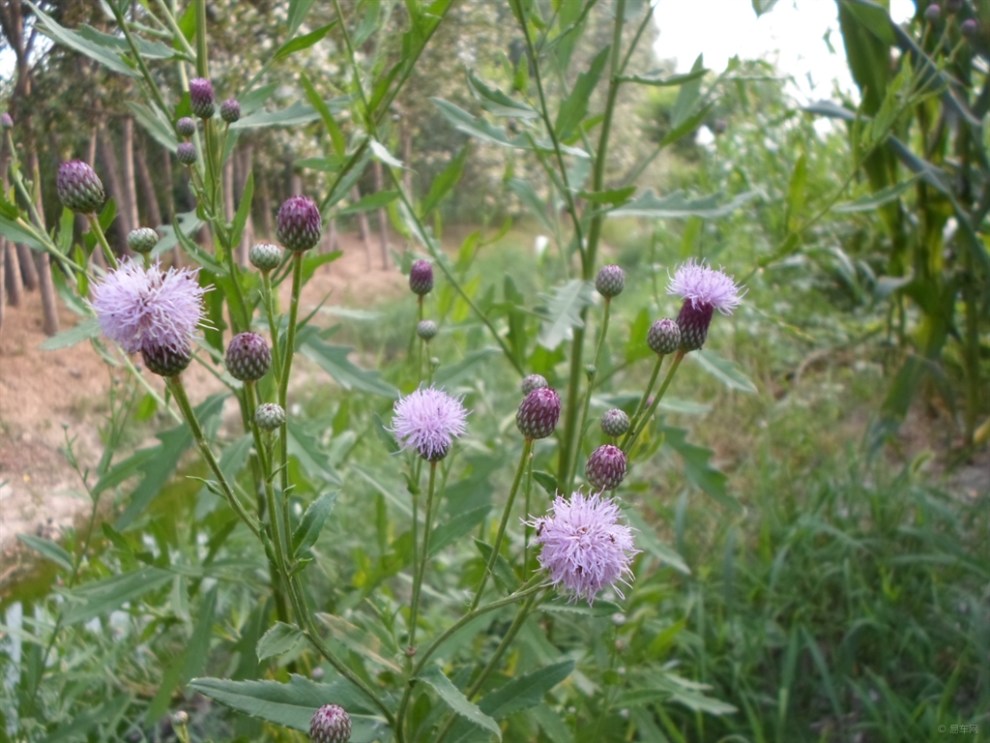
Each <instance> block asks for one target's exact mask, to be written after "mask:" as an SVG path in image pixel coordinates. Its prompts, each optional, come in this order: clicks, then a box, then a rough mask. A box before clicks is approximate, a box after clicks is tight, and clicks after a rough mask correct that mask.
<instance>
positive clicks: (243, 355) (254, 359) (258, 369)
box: [224, 333, 272, 382]
mask: <svg viewBox="0 0 990 743" xmlns="http://www.w3.org/2000/svg"><path fill="white" fill-rule="evenodd" d="M224 360H225V362H226V364H227V371H229V372H230V375H231V376H232V377H234V379H239V380H241V381H242V382H253V381H255V380H258V379H261V378H262V377H263V376H265V374H267V373H268V368H269V367H270V366H271V364H272V352H271V349H269V348H268V344H267V343H266V342H265V339H264V338H262V337H261V336H260V335H258V334H257V333H238V334H237V335H235V336H234V337H233V338H231V339H230V343H229V344H228V345H227V354H226V357H225V359H224Z"/></svg>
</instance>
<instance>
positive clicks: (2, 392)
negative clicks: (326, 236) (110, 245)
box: [0, 234, 405, 591]
mask: <svg viewBox="0 0 990 743" xmlns="http://www.w3.org/2000/svg"><path fill="white" fill-rule="evenodd" d="M336 247H337V248H338V249H340V250H342V252H343V255H342V256H341V257H340V258H339V259H337V260H336V261H334V262H332V263H330V264H329V265H327V266H323V267H321V268H320V269H318V271H317V273H316V274H315V275H314V276H313V278H312V279H311V280H310V281H309V283H308V284H307V285H306V287H305V288H304V291H303V295H302V301H301V306H300V313H301V314H302V313H307V312H308V311H310V310H312V309H313V308H314V307H315V306H316V305H317V304H318V303H319V302H320V301H322V300H323V299H324V298H325V297H326V296H327V294H328V293H329V295H330V296H329V299H328V300H327V302H326V304H327V305H328V306H346V307H356V306H359V305H363V306H367V303H368V298H369V297H371V298H373V299H374V301H378V300H380V299H382V298H386V297H390V296H396V295H398V294H400V293H401V292H402V291H403V289H404V287H405V277H403V276H402V274H400V273H399V271H398V269H397V268H395V267H394V266H389V267H387V268H382V266H381V259H380V258H378V257H377V256H374V257H373V258H372V259H371V261H370V262H369V260H368V257H367V256H366V253H365V248H364V244H363V242H362V241H361V239H360V238H359V237H358V236H356V235H350V234H343V235H341V234H338V235H337V244H336ZM287 284H288V282H286V285H283V287H282V288H283V290H284V296H283V297H282V302H283V305H282V306H283V307H287V306H288V286H287ZM5 309H6V311H5V316H4V322H3V326H2V328H0V591H2V589H3V587H4V585H5V584H6V583H8V582H9V581H10V580H11V578H12V577H13V576H15V575H17V574H19V573H20V572H21V569H22V568H23V565H24V562H25V561H26V560H29V559H30V556H29V555H26V554H25V552H24V550H23V549H20V542H19V541H18V540H17V535H18V534H25V533H27V534H37V535H39V536H45V537H48V538H53V539H57V538H58V536H59V535H60V534H61V532H62V530H63V529H65V528H66V527H68V526H71V525H73V524H74V523H77V522H78V521H79V520H80V519H83V518H85V517H86V516H88V514H89V509H90V501H89V498H88V497H87V495H86V491H85V488H84V487H83V483H82V481H81V479H80V477H79V475H78V474H77V473H76V472H75V471H74V469H73V468H72V466H71V465H70V463H69V461H68V459H67V457H66V441H67V437H68V438H70V439H71V440H72V442H73V443H72V449H73V452H74V453H75V456H76V459H77V461H78V463H79V465H80V467H81V468H83V469H85V468H87V467H89V468H92V467H94V466H95V465H96V463H97V462H98V461H99V458H100V455H101V452H102V447H103V444H102V442H101V439H100V434H99V430H98V425H99V421H100V420H101V419H102V418H103V416H104V415H105V413H106V411H107V409H108V408H107V399H108V394H109V392H110V391H111V386H112V385H113V384H115V383H116V382H117V381H119V380H122V379H123V376H124V375H125V374H126V372H125V371H122V370H114V369H112V368H111V367H110V366H109V365H107V364H106V363H105V362H104V360H103V359H102V358H101V357H100V355H99V354H98V353H97V352H96V350H95V349H94V348H93V347H92V345H91V344H90V343H79V344H77V345H75V346H73V347H71V348H64V349H59V350H55V351H46V350H42V349H41V347H40V346H41V343H42V342H44V340H45V334H44V333H43V331H42V319H41V318H42V314H41V300H40V297H39V295H38V293H37V292H30V293H26V294H25V295H24V301H23V303H22V304H21V305H20V306H19V307H7V308H5ZM60 319H61V327H62V329H63V330H64V329H68V328H70V327H72V326H73V325H75V324H76V323H77V322H78V320H79V318H78V317H77V316H76V315H74V314H73V313H72V312H71V311H69V310H68V309H66V308H62V309H61V311H60ZM188 376H189V378H188V380H187V385H188V386H189V388H190V394H191V395H195V397H196V398H199V397H200V395H201V394H208V393H209V392H210V391H213V390H212V389H211V388H219V383H218V382H217V381H216V380H215V379H213V378H212V377H211V376H210V375H209V374H208V373H207V372H206V371H205V370H202V369H197V368H196V367H195V365H194V367H191V368H190V372H189V375H188ZM148 378H149V380H150V381H151V383H152V384H153V385H154V386H155V387H156V388H158V389H163V388H164V384H163V382H162V380H161V379H160V378H157V377H155V376H154V375H150V374H149V376H148Z"/></svg>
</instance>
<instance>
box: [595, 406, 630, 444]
mask: <svg viewBox="0 0 990 743" xmlns="http://www.w3.org/2000/svg"><path fill="white" fill-rule="evenodd" d="M601 425H602V432H603V433H604V434H605V435H606V436H612V437H613V438H615V437H617V436H622V435H623V434H624V433H626V432H627V431H628V430H629V416H628V415H626V411H624V410H620V409H619V408H612V409H611V410H606V411H605V412H604V413H602V419H601Z"/></svg>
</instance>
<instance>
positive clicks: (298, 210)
mask: <svg viewBox="0 0 990 743" xmlns="http://www.w3.org/2000/svg"><path fill="white" fill-rule="evenodd" d="M322 230H323V218H322V217H321V216H320V209H319V207H317V206H316V202H315V201H313V200H312V199H311V198H309V197H307V196H292V197H290V198H288V199H286V200H285V201H283V202H282V206H280V207H279V209H278V214H277V215H276V217H275V234H276V235H277V236H278V239H279V241H280V242H281V243H282V244H283V245H284V246H285V247H287V248H288V249H289V250H294V251H297V252H302V251H305V250H309V249H310V248H313V247H315V246H316V244H317V243H318V242H319V241H320V233H321V231H322Z"/></svg>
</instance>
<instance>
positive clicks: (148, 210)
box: [134, 136, 171, 227]
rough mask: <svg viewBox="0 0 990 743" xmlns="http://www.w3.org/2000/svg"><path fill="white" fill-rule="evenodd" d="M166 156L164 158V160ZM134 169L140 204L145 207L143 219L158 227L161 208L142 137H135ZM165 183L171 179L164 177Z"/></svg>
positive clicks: (169, 182) (160, 221)
mask: <svg viewBox="0 0 990 743" xmlns="http://www.w3.org/2000/svg"><path fill="white" fill-rule="evenodd" d="M167 161H168V158H166V162H167ZM134 165H135V171H136V172H137V181H138V185H139V186H140V187H141V195H142V196H143V198H142V199H141V204H143V205H144V207H145V219H146V220H147V224H149V225H150V226H151V227H160V226H161V224H162V210H161V209H159V208H158V192H157V191H156V190H155V182H154V181H153V180H152V179H151V173H150V172H149V171H148V148H147V146H146V144H145V138H144V137H140V136H139V137H138V138H137V157H136V158H134ZM165 183H167V184H171V180H169V179H168V178H166V179H165Z"/></svg>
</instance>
